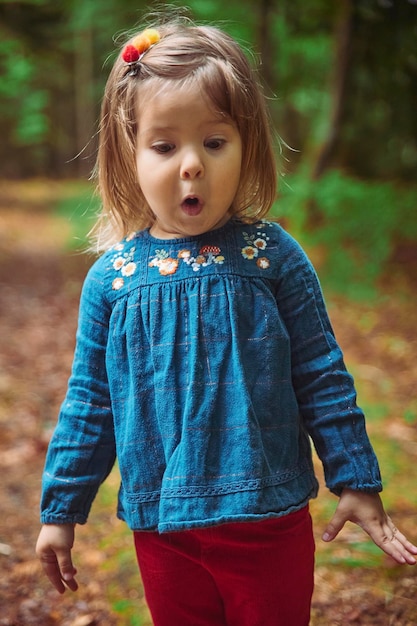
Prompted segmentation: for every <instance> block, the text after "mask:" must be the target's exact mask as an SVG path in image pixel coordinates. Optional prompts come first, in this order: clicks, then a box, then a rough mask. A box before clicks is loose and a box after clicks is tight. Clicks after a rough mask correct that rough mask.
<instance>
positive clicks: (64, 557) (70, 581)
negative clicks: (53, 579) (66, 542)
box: [56, 550, 78, 591]
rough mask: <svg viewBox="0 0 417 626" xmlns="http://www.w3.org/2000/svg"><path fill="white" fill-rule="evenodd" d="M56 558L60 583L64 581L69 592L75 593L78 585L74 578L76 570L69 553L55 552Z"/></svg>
mask: <svg viewBox="0 0 417 626" xmlns="http://www.w3.org/2000/svg"><path fill="white" fill-rule="evenodd" d="M56 556H57V560H58V567H59V571H60V576H61V579H62V581H64V583H65V584H66V585H67V587H68V588H69V589H71V591H76V590H77V589H78V584H77V581H76V580H75V578H74V576H75V575H76V573H77V570H76V569H75V567H74V565H73V564H72V559H71V552H70V551H66V550H65V551H62V552H57V555H56Z"/></svg>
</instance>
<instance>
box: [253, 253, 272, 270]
mask: <svg viewBox="0 0 417 626" xmlns="http://www.w3.org/2000/svg"><path fill="white" fill-rule="evenodd" d="M256 265H257V266H258V267H260V268H261V270H267V269H268V267H269V266H270V262H269V259H267V258H266V256H262V257H261V258H259V259H258V260H257V261H256Z"/></svg>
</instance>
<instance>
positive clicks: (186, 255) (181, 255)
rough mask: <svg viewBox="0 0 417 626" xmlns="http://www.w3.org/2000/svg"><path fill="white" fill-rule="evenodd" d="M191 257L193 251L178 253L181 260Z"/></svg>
mask: <svg viewBox="0 0 417 626" xmlns="http://www.w3.org/2000/svg"><path fill="white" fill-rule="evenodd" d="M190 256H191V251H190V250H180V251H179V252H178V258H179V259H188V258H189V257H190Z"/></svg>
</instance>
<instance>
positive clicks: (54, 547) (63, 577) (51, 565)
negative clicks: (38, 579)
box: [36, 524, 78, 593]
mask: <svg viewBox="0 0 417 626" xmlns="http://www.w3.org/2000/svg"><path fill="white" fill-rule="evenodd" d="M73 544H74V525H73V524H56V525H53V524H51V525H45V526H43V527H42V529H41V532H40V534H39V538H38V542H37V544H36V554H37V555H38V557H39V559H40V561H41V563H42V567H43V570H44V572H45V574H46V575H47V577H48V578H49V580H50V581H51V583H52V584H53V586H54V587H55V589H56V590H57V591H59V593H64V592H65V589H66V587H68V589H71V591H77V589H78V584H77V582H76V580H75V578H74V577H75V575H76V573H77V570H76V569H75V567H74V566H73V564H72V559H71V550H72V546H73Z"/></svg>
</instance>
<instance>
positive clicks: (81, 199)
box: [55, 183, 100, 252]
mask: <svg viewBox="0 0 417 626" xmlns="http://www.w3.org/2000/svg"><path fill="white" fill-rule="evenodd" d="M99 207H100V200H99V198H98V196H96V195H94V192H93V188H92V186H90V185H89V184H83V183H77V184H75V185H68V195H66V196H65V197H63V198H62V199H61V200H60V201H59V203H58V204H57V206H56V207H55V212H56V214H57V215H58V216H59V217H62V218H64V219H65V220H67V221H68V223H69V224H70V227H71V236H70V239H69V240H68V242H67V246H68V249H69V250H77V251H81V252H82V251H84V250H86V248H87V247H88V245H89V241H88V233H89V231H90V230H91V228H92V227H93V224H94V221H95V219H96V217H97V215H98V212H99Z"/></svg>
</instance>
